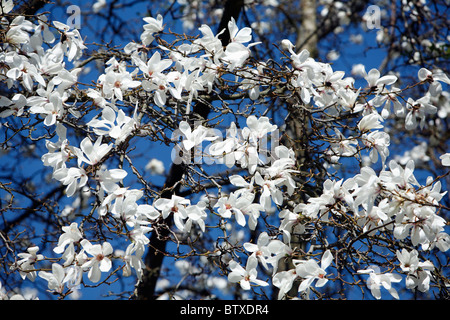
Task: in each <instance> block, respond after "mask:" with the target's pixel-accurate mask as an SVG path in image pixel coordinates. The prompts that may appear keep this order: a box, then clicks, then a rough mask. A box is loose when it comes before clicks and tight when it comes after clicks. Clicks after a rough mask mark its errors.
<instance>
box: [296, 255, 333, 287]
mask: <svg viewBox="0 0 450 320" xmlns="http://www.w3.org/2000/svg"><path fill="white" fill-rule="evenodd" d="M332 261H333V255H332V254H331V251H330V250H327V251H325V253H324V254H323V256H322V260H321V263H320V266H319V264H318V263H317V262H316V260H314V259H309V260H306V261H304V260H296V261H294V262H295V263H296V264H297V265H296V267H295V272H296V274H297V275H298V276H299V277H301V278H303V281H302V282H301V283H300V286H299V287H298V291H299V292H303V291H305V290H307V289H308V288H309V287H310V286H311V284H312V282H313V281H314V280H316V279H317V282H316V284H315V286H316V287H323V286H324V285H325V284H326V283H327V282H328V279H327V278H326V275H327V274H326V272H325V269H326V268H328V267H329V266H330V264H331V262H332Z"/></svg>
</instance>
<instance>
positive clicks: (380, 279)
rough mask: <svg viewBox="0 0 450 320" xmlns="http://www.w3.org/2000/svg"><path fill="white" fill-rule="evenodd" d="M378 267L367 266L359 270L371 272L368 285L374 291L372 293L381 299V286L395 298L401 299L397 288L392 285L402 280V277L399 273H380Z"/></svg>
mask: <svg viewBox="0 0 450 320" xmlns="http://www.w3.org/2000/svg"><path fill="white" fill-rule="evenodd" d="M375 269H377V268H367V269H365V270H358V273H360V274H369V279H367V287H368V288H369V289H370V291H371V292H372V295H373V296H374V297H375V298H376V299H378V300H379V299H381V290H380V289H381V287H383V288H385V289H386V290H388V291H389V293H390V294H391V295H392V296H393V297H394V298H395V299H399V298H400V297H399V295H398V292H397V290H395V288H394V287H393V286H392V283H393V282H394V283H396V282H400V281H402V277H401V276H400V275H399V274H393V273H379V272H376V271H375Z"/></svg>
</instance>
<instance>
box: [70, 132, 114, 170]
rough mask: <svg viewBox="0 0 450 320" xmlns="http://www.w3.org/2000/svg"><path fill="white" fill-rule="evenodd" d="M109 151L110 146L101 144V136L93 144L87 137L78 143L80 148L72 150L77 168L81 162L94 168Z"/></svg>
mask: <svg viewBox="0 0 450 320" xmlns="http://www.w3.org/2000/svg"><path fill="white" fill-rule="evenodd" d="M111 149H112V146H111V145H108V144H106V143H102V136H99V137H98V138H97V140H96V141H95V143H94V144H93V143H92V142H91V140H90V139H89V137H86V138H84V139H83V140H82V141H81V143H80V148H74V151H75V154H76V156H77V158H78V166H81V163H82V162H85V163H87V164H89V165H91V166H95V165H96V164H97V163H99V162H100V160H102V159H103V157H104V156H105V155H106V154H107V153H108V152H109V151H110V150H111Z"/></svg>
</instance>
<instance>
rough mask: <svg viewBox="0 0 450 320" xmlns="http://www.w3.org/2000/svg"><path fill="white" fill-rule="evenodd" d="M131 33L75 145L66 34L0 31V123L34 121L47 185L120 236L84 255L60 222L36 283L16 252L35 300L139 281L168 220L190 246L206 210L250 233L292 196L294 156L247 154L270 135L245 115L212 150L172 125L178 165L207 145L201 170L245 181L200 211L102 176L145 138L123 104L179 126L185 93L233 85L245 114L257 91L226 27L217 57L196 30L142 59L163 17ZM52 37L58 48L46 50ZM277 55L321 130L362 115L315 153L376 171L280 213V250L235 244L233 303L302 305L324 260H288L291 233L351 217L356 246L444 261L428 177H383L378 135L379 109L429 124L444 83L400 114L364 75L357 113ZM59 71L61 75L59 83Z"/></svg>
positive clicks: (341, 83) (417, 284) (294, 57)
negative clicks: (41, 132) (286, 265)
mask: <svg viewBox="0 0 450 320" xmlns="http://www.w3.org/2000/svg"><path fill="white" fill-rule="evenodd" d="M2 3H3V2H2ZM11 3H12V2H10V1H9V2H6V4H4V5H3V4H2V10H3V12H5V13H8V12H9V11H10V10H12V5H11ZM144 22H145V24H144V26H143V32H142V34H141V37H140V42H130V43H129V44H127V45H126V46H125V47H124V53H125V54H126V55H127V57H128V58H127V59H124V60H120V59H119V60H118V59H116V57H112V58H110V59H109V60H108V61H107V62H106V68H105V70H104V73H102V74H101V75H100V76H99V77H98V79H97V83H96V86H95V87H91V88H89V89H86V90H85V95H86V96H87V97H89V99H90V100H91V101H92V102H93V103H94V105H95V106H96V108H98V109H97V110H100V112H98V114H96V115H95V116H93V117H92V118H91V119H89V121H86V124H85V125H84V129H85V131H84V132H86V136H83V137H82V139H81V141H80V142H79V144H77V143H76V141H75V140H71V141H69V138H68V134H67V131H68V130H70V128H71V127H70V124H71V121H70V120H71V119H75V120H77V119H81V118H82V115H81V113H80V112H79V110H77V107H76V103H73V101H74V99H75V100H76V99H77V97H78V96H79V95H78V87H77V83H78V79H79V76H80V73H81V71H82V68H81V67H77V63H79V62H81V61H82V60H81V59H82V54H83V52H84V50H85V49H86V46H85V44H84V43H83V40H82V37H81V35H80V33H79V31H78V30H76V29H73V30H72V29H71V28H70V27H69V26H67V25H65V24H63V23H61V22H57V21H55V22H53V24H50V23H48V21H47V19H46V17H45V16H44V15H40V16H38V17H37V21H36V22H31V21H29V20H27V19H26V18H25V17H23V16H17V17H15V18H14V19H12V21H9V20H8V19H6V18H2V21H1V27H2V29H5V30H6V33H5V34H6V39H5V42H4V43H3V44H2V49H3V51H2V52H1V53H0V63H1V64H2V65H5V66H7V68H6V70H7V71H6V72H5V71H4V70H3V69H2V70H0V77H1V81H2V82H4V83H6V85H7V87H8V89H11V90H12V91H14V90H16V89H18V88H20V89H23V91H22V93H16V94H14V95H13V96H12V97H3V96H2V97H0V106H1V107H3V109H2V110H3V111H2V112H1V113H0V117H2V118H7V117H12V116H15V117H23V116H27V115H35V116H37V117H38V118H39V119H42V122H43V125H44V126H46V127H48V128H54V130H55V132H56V136H57V137H56V139H55V140H56V141H52V140H47V141H46V148H47V150H48V152H47V153H45V154H43V155H42V158H41V159H42V163H43V165H44V166H47V167H49V168H51V169H52V177H53V178H54V179H55V180H57V181H59V182H60V183H61V184H62V185H64V186H65V192H66V196H67V197H76V195H78V194H80V192H95V196H96V199H98V201H99V205H98V206H96V207H95V214H96V215H97V216H98V217H99V218H101V219H102V218H106V217H107V216H108V217H109V216H110V217H112V218H114V219H116V220H117V221H121V222H122V223H123V225H124V228H125V229H126V232H124V234H125V237H126V238H127V240H129V241H130V244H129V245H127V247H126V248H125V250H114V248H113V246H112V244H111V243H110V242H108V241H106V240H105V241H102V242H97V241H96V242H94V239H90V238H89V237H87V235H86V233H85V232H84V231H83V228H82V226H81V225H80V224H78V223H77V222H73V223H71V224H70V225H68V226H64V227H62V230H61V232H62V233H61V235H60V236H59V239H58V242H57V245H56V246H55V247H54V248H53V253H54V254H56V255H57V256H58V258H59V259H58V261H57V262H53V263H52V265H51V272H50V270H41V271H39V272H37V270H38V267H39V265H40V264H43V262H44V261H45V260H46V257H44V256H43V255H42V254H38V252H39V247H37V246H33V247H30V248H28V250H27V252H26V253H21V254H19V255H18V257H19V258H20V259H19V260H18V261H17V262H16V263H15V264H14V265H13V266H12V268H13V269H17V270H18V271H19V273H20V275H21V277H22V278H23V279H26V278H27V279H29V280H31V281H35V279H36V277H37V276H39V277H40V278H42V279H44V280H46V281H47V283H48V289H49V290H51V291H53V292H55V293H57V294H60V295H63V294H64V293H65V292H66V291H65V290H66V289H67V290H74V288H76V287H77V286H79V285H80V284H81V282H82V279H83V275H86V276H87V278H88V279H89V280H90V281H91V282H93V283H98V282H100V281H101V279H102V274H104V273H108V272H110V271H111V269H112V264H113V260H116V261H121V263H122V272H123V275H124V276H130V275H132V274H133V272H134V273H135V274H136V276H137V279H138V280H140V279H141V278H142V275H143V269H144V262H143V255H144V253H145V251H146V248H147V245H148V244H149V241H150V240H149V233H150V232H152V231H154V230H155V228H157V227H158V225H159V224H160V223H163V222H162V221H164V219H167V218H169V217H171V218H173V221H174V224H175V227H176V229H177V231H178V232H180V233H182V234H189V233H190V232H191V231H192V230H194V229H196V230H200V231H199V232H200V234H202V233H204V232H206V228H207V219H208V217H209V216H211V214H210V213H209V211H208V210H209V206H211V207H212V210H213V212H214V214H216V215H217V217H218V219H220V220H221V221H222V222H225V223H227V222H236V223H237V225H239V226H240V227H243V228H245V227H248V228H249V229H250V230H252V231H254V230H257V226H258V223H259V222H260V217H261V215H263V214H264V213H267V212H270V211H271V210H272V208H273V207H278V208H281V207H283V205H284V204H285V202H286V199H289V198H290V197H291V196H293V194H294V193H295V192H296V191H297V188H298V186H297V185H296V183H295V177H296V175H297V174H299V171H298V168H297V167H296V160H295V154H294V151H293V150H292V149H290V148H288V147H286V146H284V145H276V146H274V147H273V148H272V149H271V150H270V152H268V150H267V149H265V148H261V142H262V140H264V139H266V138H267V136H268V135H269V134H271V133H273V132H274V131H276V130H278V129H279V128H278V127H277V125H275V124H272V123H271V121H270V119H269V118H268V117H266V116H261V117H256V116H254V115H250V116H248V117H247V119H246V125H245V126H244V127H243V128H242V129H240V130H238V129H237V125H236V124H235V123H234V122H232V123H231V124H230V126H229V128H228V130H227V136H226V138H225V139H218V138H219V136H218V135H215V134H211V133H210V131H209V130H208V128H206V127H204V126H203V125H198V126H196V127H195V128H193V127H191V125H190V124H189V122H188V121H181V122H180V123H179V125H178V128H177V129H178V130H179V131H180V133H181V136H182V140H181V143H180V145H179V148H180V150H183V151H184V153H183V154H188V153H187V152H188V151H190V150H192V149H195V148H196V147H197V146H199V145H201V143H202V142H204V141H209V142H210V145H209V148H208V155H209V156H210V157H211V158H213V159H214V160H215V161H217V163H223V164H225V165H226V166H228V167H229V168H232V167H235V166H238V167H239V168H240V169H244V170H245V172H246V175H240V174H235V175H230V176H229V183H230V184H231V185H232V186H233V187H234V188H233V191H231V192H229V193H226V192H219V194H218V196H217V199H215V201H214V203H212V204H211V203H209V202H207V201H205V200H203V199H202V200H199V201H196V202H194V200H191V199H190V198H188V197H183V196H179V195H173V196H172V197H171V198H155V200H154V201H153V203H147V200H146V199H145V197H144V191H143V190H142V189H137V188H132V187H127V186H126V185H125V184H124V181H125V179H126V177H127V176H128V175H129V172H127V171H126V170H125V169H123V168H121V167H112V166H111V165H109V163H108V162H107V160H108V158H109V157H110V156H111V155H112V154H113V153H114V152H116V151H117V150H119V149H120V148H121V147H122V146H124V145H125V144H126V142H127V141H128V140H129V139H131V138H133V137H135V136H139V135H140V134H145V132H146V130H148V129H147V126H146V124H144V123H142V122H141V119H142V114H141V111H140V110H141V109H140V108H141V107H142V106H141V105H139V101H137V100H133V99H132V98H131V97H130V96H132V95H133V92H135V90H142V92H144V93H145V94H147V95H148V96H149V97H152V100H153V103H154V105H155V106H156V107H159V108H164V107H166V106H168V105H170V103H172V102H173V101H177V102H179V104H180V105H183V106H185V110H184V114H187V115H189V114H190V113H191V112H192V110H191V109H190V105H191V102H192V101H194V100H195V99H197V98H198V95H199V92H203V93H204V92H207V93H211V92H212V91H213V88H214V86H215V84H216V82H217V79H218V78H220V77H221V76H222V75H223V74H224V73H230V74H233V75H235V77H236V80H235V81H236V82H239V81H240V82H239V88H240V89H241V90H243V91H245V92H247V93H248V97H249V98H250V99H252V100H257V99H258V98H259V97H260V95H261V92H262V90H263V88H264V87H266V86H268V85H269V82H268V80H267V79H266V78H264V77H262V74H263V70H264V68H265V64H264V63H262V62H261V63H259V64H258V65H257V66H256V67H255V68H250V67H248V66H246V62H247V60H248V58H249V57H250V55H251V48H252V47H253V46H256V45H257V44H258V43H256V42H251V41H252V29H251V28H249V27H245V28H242V29H239V28H238V26H237V24H236V22H235V21H234V20H231V21H230V22H229V24H228V31H229V33H230V37H231V40H230V43H229V44H228V45H227V46H225V47H224V46H223V45H222V43H221V41H220V39H219V35H220V33H219V34H215V33H214V32H213V31H212V30H211V28H210V27H209V26H207V25H203V26H201V27H200V28H199V32H200V36H199V37H198V38H196V39H195V40H193V41H192V42H183V43H182V44H180V45H178V46H177V47H175V46H162V45H159V46H158V50H157V51H156V50H155V51H154V53H150V52H148V50H144V49H148V48H149V47H150V46H151V45H152V44H154V43H155V41H156V39H157V37H159V35H160V33H162V32H163V31H164V24H163V17H162V16H161V15H158V16H157V17H156V18H152V17H148V18H144ZM55 32H56V34H58V35H59V36H60V40H59V41H58V40H57V37H55V36H54V35H55ZM282 44H283V47H284V48H285V49H286V50H287V52H289V54H290V64H291V69H290V70H289V74H290V77H289V81H288V82H287V83H286V84H285V85H286V86H292V87H293V88H294V90H297V91H298V93H299V95H300V97H301V100H302V102H303V103H304V104H305V105H314V108H316V109H317V110H322V111H323V112H324V113H326V114H328V115H330V116H333V115H335V114H337V113H340V112H342V111H345V112H350V113H354V114H361V115H362V118H361V119H360V120H359V121H358V123H357V126H356V129H355V132H356V134H355V135H354V136H353V137H345V136H344V135H343V134H342V133H340V132H339V131H336V136H335V140H334V141H332V142H331V144H330V149H329V150H330V154H329V155H330V156H331V157H332V158H333V161H334V162H338V160H339V158H340V157H345V156H353V155H356V154H357V153H358V152H359V150H361V149H364V148H366V149H368V150H369V158H370V160H371V162H372V163H377V162H378V161H379V160H381V161H380V162H381V164H382V170H381V172H380V173H376V172H375V170H374V169H372V168H371V167H370V166H366V167H363V168H361V171H360V173H359V174H358V175H356V176H355V177H352V178H349V179H346V180H339V181H334V180H327V181H326V182H325V183H324V185H323V193H322V194H321V195H320V196H318V197H311V198H309V199H308V201H307V202H305V203H298V204H296V205H295V206H294V208H293V209H292V210H291V209H283V210H282V211H280V212H279V216H278V217H279V226H277V227H278V229H279V231H280V233H279V234H280V235H281V237H279V236H277V235H269V233H268V232H262V233H260V235H259V237H258V239H257V242H256V243H250V242H246V243H244V244H243V248H244V249H245V252H246V253H247V256H248V258H247V262H246V264H245V267H244V266H242V265H241V264H240V263H239V262H238V261H237V260H234V259H233V260H230V261H228V269H229V273H228V278H227V279H228V280H229V281H230V282H231V283H239V285H240V287H241V288H242V289H243V290H249V289H251V288H252V286H262V287H264V286H267V285H268V284H269V282H271V283H272V284H273V285H274V286H275V287H277V288H278V289H279V295H278V297H279V298H280V299H281V298H284V297H285V295H286V294H288V293H289V291H290V290H291V289H292V288H293V285H294V282H295V281H297V280H301V282H300V285H299V286H298V292H301V293H302V294H305V295H307V294H308V292H309V291H310V288H312V287H314V288H320V287H323V286H325V285H326V284H327V283H328V278H329V277H330V275H327V272H326V269H328V268H330V266H331V265H332V263H333V261H334V254H335V253H333V251H332V250H330V249H326V248H325V249H326V250H325V249H324V250H323V253H322V254H321V255H320V265H319V262H318V261H317V260H316V259H317V258H316V257H315V256H314V255H311V256H310V255H304V256H303V259H296V257H297V254H298V249H299V248H296V247H292V246H291V239H292V237H293V234H294V233H295V235H302V234H305V233H306V232H307V230H308V229H309V228H310V227H311V226H314V222H316V221H322V222H327V221H329V219H331V217H333V216H339V215H344V214H346V215H351V216H352V218H353V219H354V220H355V222H356V224H357V227H358V228H359V229H360V231H361V235H374V234H377V233H378V232H381V231H383V230H391V231H392V234H393V236H394V237H395V239H398V240H403V239H405V238H409V239H411V242H412V245H413V246H414V247H417V248H418V247H421V249H422V250H432V249H434V248H437V249H439V250H441V251H443V252H445V251H447V250H448V249H449V248H450V237H449V235H448V234H447V233H446V232H445V230H444V228H445V224H446V222H445V220H444V219H443V218H442V217H440V216H439V214H438V210H437V208H438V207H439V201H440V200H441V198H442V197H443V195H444V194H445V192H441V185H440V182H439V181H434V180H433V178H431V177H430V178H429V179H428V180H427V183H426V185H425V186H421V185H420V184H419V183H418V182H417V180H416V178H415V176H414V162H413V161H410V162H408V163H407V164H406V165H405V167H402V166H401V165H399V164H398V163H397V162H395V161H390V162H389V163H388V166H387V167H386V166H385V164H386V162H387V158H388V157H389V145H390V137H389V134H388V133H387V132H385V131H383V130H382V129H383V128H384V126H383V124H382V123H383V121H384V120H385V119H386V118H387V117H388V116H389V115H390V114H391V113H392V110H391V108H393V111H394V114H395V115H396V116H400V117H405V128H406V129H407V130H413V129H416V128H418V127H423V126H424V125H425V120H426V116H427V115H429V114H433V113H436V111H437V108H436V107H435V106H434V105H433V104H432V98H433V97H436V96H437V95H439V94H440V92H441V91H442V87H441V82H442V83H447V84H449V83H450V81H449V79H448V78H447V76H445V75H444V74H443V73H441V72H431V71H429V70H426V69H421V70H420V71H419V74H418V79H419V81H422V82H427V83H430V84H431V85H430V88H429V91H428V93H427V94H426V95H425V96H424V97H423V98H421V99H418V100H416V101H413V100H411V99H409V100H408V101H407V103H406V104H405V105H403V104H402V103H401V102H400V100H399V99H398V94H399V92H400V91H401V90H400V89H399V88H397V87H394V86H393V85H394V84H395V83H396V82H397V77H396V76H394V75H385V76H381V75H380V73H379V72H378V70H376V69H372V70H370V71H369V72H367V73H366V72H365V70H364V75H365V79H366V81H367V87H368V90H369V91H368V93H369V94H370V95H371V96H372V99H371V100H365V101H364V102H360V101H361V100H360V99H359V98H360V95H361V94H362V91H363V90H362V88H361V89H358V90H355V88H354V80H353V78H350V77H347V78H345V77H344V76H345V74H344V72H342V71H334V70H333V69H332V67H331V65H330V64H326V63H321V62H318V61H315V60H314V59H312V58H311V57H310V56H309V52H308V51H307V50H303V51H301V52H300V53H296V52H294V50H293V45H292V43H290V42H289V41H287V40H286V41H283V43H282ZM70 63H73V65H74V66H75V67H74V68H72V69H69V68H68V65H69V64H70ZM244 66H245V67H244ZM123 105H131V106H133V113H132V114H127V113H126V111H125V109H124V108H122V106H123ZM380 109H382V110H381V111H380V112H379V111H378V110H380ZM358 147H359V148H358ZM263 154H264V155H263ZM265 156H268V157H269V158H270V161H267V159H265ZM449 159H450V155H449V154H446V155H442V163H443V165H450V162H449ZM185 160H186V159H185ZM380 199H381V200H380ZM286 257H291V258H292V257H293V258H295V259H294V260H293V268H292V269H289V270H282V271H278V265H279V262H280V261H281V260H282V259H285V258H286ZM397 257H398V265H399V267H400V268H401V270H402V271H403V273H404V274H406V280H405V281H406V287H407V288H408V289H414V288H418V289H419V290H421V291H427V290H428V289H429V284H430V281H431V280H430V279H431V277H432V275H431V270H433V268H434V267H433V265H432V263H431V262H430V261H425V262H420V261H419V257H418V254H417V251H416V249H414V250H412V251H407V250H403V251H401V252H400V251H399V252H398V253H397ZM259 267H261V268H263V269H265V270H266V271H268V270H271V272H270V274H271V279H269V280H267V279H265V280H262V279H261V278H258V272H257V269H258V268H259ZM364 272H366V273H369V274H370V277H371V278H370V279H371V285H370V286H369V288H370V289H371V290H372V293H373V294H374V296H375V297H377V298H378V297H379V296H380V294H379V288H380V286H381V285H382V286H384V287H385V288H386V289H388V290H389V292H390V293H391V294H392V295H393V296H394V297H398V295H397V294H396V292H395V290H393V289H392V287H391V285H390V282H396V281H397V280H398V275H393V276H392V277H389V274H383V275H382V277H383V278H382V279H380V277H381V275H379V274H377V273H376V271H375V270H374V269H366V270H362V271H361V273H364ZM266 280H267V281H266ZM388 284H389V285H388Z"/></svg>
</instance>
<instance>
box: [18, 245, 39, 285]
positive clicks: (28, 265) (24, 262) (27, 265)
mask: <svg viewBox="0 0 450 320" xmlns="http://www.w3.org/2000/svg"><path fill="white" fill-rule="evenodd" d="M38 251H39V247H38V246H33V247H29V248H28V249H27V252H26V253H25V252H24V253H19V254H17V256H18V257H19V258H21V259H20V260H19V261H17V263H15V264H14V265H13V266H12V267H11V268H18V269H19V273H20V276H21V277H22V279H25V278H28V279H29V280H31V281H34V280H35V279H36V275H37V273H36V271H34V269H35V266H34V264H35V263H36V262H37V261H40V260H43V259H44V256H43V255H42V254H37V252H38Z"/></svg>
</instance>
